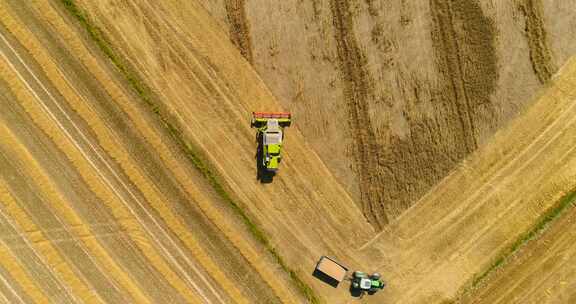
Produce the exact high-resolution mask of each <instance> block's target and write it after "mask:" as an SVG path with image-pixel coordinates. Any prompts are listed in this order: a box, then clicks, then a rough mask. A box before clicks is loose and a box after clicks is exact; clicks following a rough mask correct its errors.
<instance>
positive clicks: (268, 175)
mask: <svg viewBox="0 0 576 304" xmlns="http://www.w3.org/2000/svg"><path fill="white" fill-rule="evenodd" d="M256 143H257V148H256V157H255V159H256V179H257V180H258V181H260V183H262V184H269V183H271V182H273V181H274V175H275V173H274V172H269V171H268V170H266V168H265V167H264V141H263V138H262V134H261V133H260V132H258V133H257V134H256Z"/></svg>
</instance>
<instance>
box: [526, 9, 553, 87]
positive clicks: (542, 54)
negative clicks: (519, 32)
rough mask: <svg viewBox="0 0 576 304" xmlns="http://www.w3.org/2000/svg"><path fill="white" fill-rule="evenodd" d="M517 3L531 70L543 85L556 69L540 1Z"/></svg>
mask: <svg viewBox="0 0 576 304" xmlns="http://www.w3.org/2000/svg"><path fill="white" fill-rule="evenodd" d="M518 1H519V3H518V9H519V10H520V12H521V13H522V15H524V18H525V23H526V28H525V36H526V40H528V46H529V48H530V62H531V63H532V69H534V73H535V74H536V76H537V77H538V80H540V83H542V84H544V83H546V82H548V81H549V80H550V78H552V75H553V74H554V73H555V72H556V71H557V70H558V67H556V65H555V64H554V59H553V58H552V52H551V51H550V47H549V45H548V38H547V33H546V28H545V26H544V13H543V8H542V0H518Z"/></svg>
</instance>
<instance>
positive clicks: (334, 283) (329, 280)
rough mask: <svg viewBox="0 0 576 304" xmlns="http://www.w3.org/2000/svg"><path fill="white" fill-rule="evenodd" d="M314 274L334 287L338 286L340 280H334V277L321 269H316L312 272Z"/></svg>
mask: <svg viewBox="0 0 576 304" xmlns="http://www.w3.org/2000/svg"><path fill="white" fill-rule="evenodd" d="M312 276H314V277H315V278H317V279H318V280H320V281H322V282H324V283H326V284H328V285H330V286H332V287H334V288H336V287H338V283H339V282H338V281H337V280H334V279H333V278H331V277H330V276H328V275H326V274H325V273H323V272H322V271H319V270H318V269H314V272H312Z"/></svg>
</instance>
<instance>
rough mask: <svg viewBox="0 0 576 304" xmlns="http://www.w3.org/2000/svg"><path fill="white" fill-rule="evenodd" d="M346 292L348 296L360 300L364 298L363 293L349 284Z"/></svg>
mask: <svg viewBox="0 0 576 304" xmlns="http://www.w3.org/2000/svg"><path fill="white" fill-rule="evenodd" d="M348 291H349V292H350V296H352V297H354V298H362V297H363V296H364V292H363V291H362V290H360V289H357V288H354V287H353V286H352V284H350V288H349V289H348Z"/></svg>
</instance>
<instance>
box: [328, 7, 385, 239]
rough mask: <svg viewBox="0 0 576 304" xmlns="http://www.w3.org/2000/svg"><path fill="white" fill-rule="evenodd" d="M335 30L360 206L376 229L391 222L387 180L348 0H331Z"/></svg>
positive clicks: (368, 81) (370, 86)
mask: <svg viewBox="0 0 576 304" xmlns="http://www.w3.org/2000/svg"><path fill="white" fill-rule="evenodd" d="M330 8H331V10H332V19H333V24H334V34H335V40H336V47H337V51H338V60H339V65H340V71H341V73H342V78H343V80H344V84H345V90H344V93H345V98H346V101H345V103H346V106H347V109H348V124H349V126H350V129H351V133H352V134H351V135H352V138H353V147H352V149H353V152H354V162H355V166H356V172H357V174H358V177H359V179H360V181H359V186H360V194H361V203H360V204H361V207H362V211H363V213H364V215H365V216H366V218H367V219H368V221H369V222H370V223H371V224H372V225H373V226H374V228H375V229H376V230H377V231H380V230H382V228H383V227H384V226H385V225H386V224H387V223H388V215H387V214H386V213H385V211H384V210H385V209H384V204H385V199H384V197H383V194H382V192H383V191H385V185H386V184H385V180H384V177H383V176H382V174H381V172H380V170H379V169H380V168H379V165H380V163H381V159H380V158H381V156H380V150H381V147H380V146H379V145H378V142H377V140H376V134H375V132H374V130H373V127H372V122H371V120H370V114H369V111H370V110H369V105H368V104H369V99H370V96H371V94H372V90H373V84H372V79H371V78H370V74H369V73H368V71H367V67H366V64H367V58H366V55H365V54H364V53H363V52H362V50H361V49H360V47H359V45H358V42H357V40H356V37H355V36H354V23H353V18H352V10H351V7H350V2H349V0H331V3H330Z"/></svg>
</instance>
